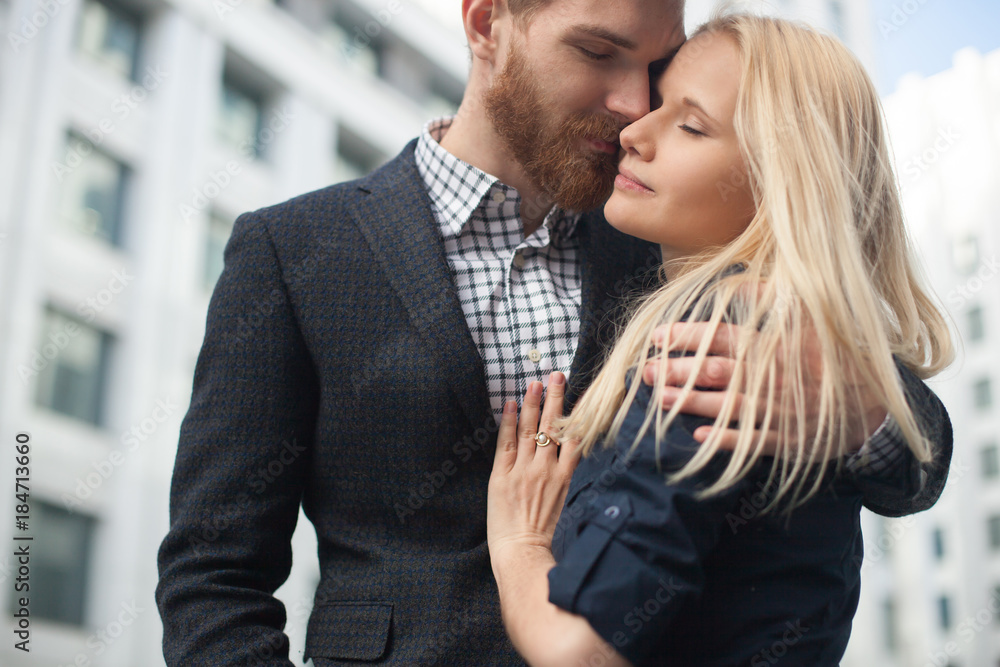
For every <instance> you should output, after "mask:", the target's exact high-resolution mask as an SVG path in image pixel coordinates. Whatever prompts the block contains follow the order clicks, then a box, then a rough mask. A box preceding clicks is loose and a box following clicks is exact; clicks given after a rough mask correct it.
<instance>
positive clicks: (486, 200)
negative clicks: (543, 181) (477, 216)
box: [414, 116, 580, 239]
mask: <svg viewBox="0 0 1000 667" xmlns="http://www.w3.org/2000/svg"><path fill="white" fill-rule="evenodd" d="M454 120H455V117H454V116H444V117H441V118H435V119H433V120H431V121H429V122H428V123H427V124H426V125H424V128H423V131H422V132H421V133H420V137H419V138H418V140H417V146H416V150H415V153H414V157H415V159H416V163H417V171H419V172H420V176H421V178H422V179H423V181H424V184H425V185H426V186H427V192H428V195H429V196H430V199H431V206H432V208H433V210H434V214H435V217H436V218H437V220H438V222H439V223H440V224H441V225H442V227H444V228H445V230H446V231H448V232H450V233H451V234H452V235H456V236H457V235H458V234H459V233H460V232H461V231H462V229H463V228H464V227H465V226H466V225H467V224H468V222H469V219H470V218H471V217H472V214H473V213H474V212H475V211H476V209H478V208H480V207H490V206H495V205H497V200H499V201H501V202H502V201H506V202H508V203H510V202H513V203H514V204H515V205H514V206H513V207H511V210H513V211H519V210H520V199H521V195H520V194H519V193H518V192H517V190H515V189H514V188H512V187H511V186H509V185H506V184H504V183H501V182H500V181H499V180H498V179H497V178H496V177H495V176H492V175H490V174H487V173H486V172H484V171H483V170H481V169H479V168H477V167H474V166H472V165H471V164H469V163H468V162H465V161H463V160H460V159H458V158H457V157H455V156H454V155H452V154H451V153H449V152H448V151H447V150H445V149H444V148H443V147H442V146H441V143H440V142H441V139H442V138H443V137H444V135H445V134H446V133H447V132H448V129H449V128H450V127H451V124H452V122H453V121H454ZM501 195H502V196H501ZM579 219H580V214H579V213H576V212H573V211H566V210H564V209H562V208H560V207H558V206H556V207H553V209H552V210H551V211H549V213H548V214H547V215H546V216H545V220H544V221H543V223H542V224H543V226H544V227H546V228H547V229H548V230H549V233H550V234H551V235H552V236H553V237H554V238H556V239H568V238H571V237H572V236H573V235H574V234H575V233H576V227H577V222H578V221H579Z"/></svg>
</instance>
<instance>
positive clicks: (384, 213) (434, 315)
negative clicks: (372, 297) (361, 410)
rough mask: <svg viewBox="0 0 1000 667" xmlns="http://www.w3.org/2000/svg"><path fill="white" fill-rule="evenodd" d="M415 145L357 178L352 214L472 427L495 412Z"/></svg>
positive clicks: (482, 422) (412, 144) (481, 422)
mask: <svg viewBox="0 0 1000 667" xmlns="http://www.w3.org/2000/svg"><path fill="white" fill-rule="evenodd" d="M413 146H414V143H411V144H410V145H409V146H407V148H406V149H404V151H403V153H402V154H401V155H400V157H398V158H397V159H396V160H395V161H394V163H392V164H390V165H387V166H386V167H385V168H383V169H381V170H379V171H378V172H375V173H374V174H373V175H372V176H371V177H369V178H367V179H364V180H363V181H361V182H360V184H359V190H360V191H361V194H360V196H358V197H356V198H355V199H354V202H353V205H352V206H351V213H352V215H353V216H354V218H355V220H356V221H357V223H358V226H359V227H360V229H361V232H362V233H363V234H364V235H365V237H366V238H367V240H368V243H369V244H370V246H371V249H372V253H373V255H374V258H375V260H376V261H378V262H379V264H381V266H382V269H383V270H384V272H385V275H386V276H387V278H388V280H389V282H390V284H391V285H392V287H393V289H394V290H395V292H396V294H397V295H398V296H399V299H400V300H401V301H402V302H403V305H404V307H405V308H406V311H407V314H408V316H409V318H410V321H411V322H412V323H413V326H414V327H415V328H416V330H417V331H418V332H419V334H420V336H421V337H422V338H423V339H424V341H425V342H426V344H427V348H428V350H430V351H431V354H434V355H436V356H437V359H438V361H439V363H440V365H441V367H442V368H443V370H444V373H445V375H446V376H447V377H448V378H449V379H450V383H451V387H452V390H453V392H454V394H455V397H456V399H457V400H458V402H459V403H460V404H461V406H462V409H463V410H464V411H465V414H466V416H467V417H468V418H469V422H470V423H471V424H472V426H473V427H474V428H476V427H480V426H482V425H483V424H484V422H485V420H487V419H492V416H491V412H490V409H489V396H488V394H487V391H486V373H485V371H484V369H483V362H482V359H481V358H480V356H479V350H478V349H477V348H476V344H475V342H474V341H473V340H472V334H471V333H470V332H469V326H468V323H467V322H466V319H465V314H464V313H463V312H462V306H461V304H460V303H459V301H458V293H457V291H456V289H455V284H454V282H453V280H452V276H451V271H450V270H449V268H448V262H447V259H446V258H445V254H444V246H443V244H442V242H441V236H440V234H439V232H438V230H437V222H436V221H435V220H434V215H433V213H432V212H431V204H430V199H429V198H428V196H427V191H426V189H425V187H424V184H423V181H422V179H421V178H420V173H419V172H418V171H417V168H416V164H415V163H414V161H413ZM415 353H416V351H415Z"/></svg>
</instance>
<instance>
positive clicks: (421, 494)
mask: <svg viewBox="0 0 1000 667" xmlns="http://www.w3.org/2000/svg"><path fill="white" fill-rule="evenodd" d="M462 11H463V17H464V24H465V29H466V33H467V36H468V39H469V46H470V49H471V51H472V55H473V64H472V70H471V74H470V80H469V84H468V87H467V90H466V95H465V98H464V100H463V102H462V107H461V109H460V111H459V113H458V115H457V117H455V118H454V119H445V120H442V121H437V122H432V123H431V124H429V126H428V127H427V128H426V130H425V132H424V133H423V134H422V136H421V137H420V138H419V139H418V140H416V141H414V142H412V143H411V144H410V145H409V146H407V147H406V148H405V149H404V150H403V152H402V153H401V154H400V156H399V157H397V158H396V159H395V160H394V161H392V162H390V163H389V164H388V165H386V166H385V167H383V168H382V169H380V170H378V171H376V172H375V173H374V174H372V175H371V176H369V177H367V178H364V179H361V180H359V181H356V182H353V183H347V184H341V185H337V186H333V187H331V188H327V189H325V190H321V191H319V192H314V193H310V194H307V195H303V196H301V197H298V198H296V199H293V200H291V201H289V202H286V203H284V204H280V205H278V206H274V207H271V208H268V209H264V210H261V211H257V212H255V213H251V214H247V215H244V216H242V217H241V218H240V219H239V220H238V221H237V224H236V226H235V228H234V231H233V236H232V239H231V240H230V242H229V245H228V246H227V249H226V269H225V271H224V273H223V275H222V277H221V278H220V280H219V283H218V286H217V287H216V291H215V294H214V295H213V299H212V303H211V306H210V312H209V317H208V325H207V330H206V334H205V341H204V345H203V348H202V352H201V355H200V357H199V360H198V366H197V370H196V372H195V380H194V393H193V396H192V401H191V407H190V410H189V412H188V415H187V417H186V418H185V420H184V424H183V426H182V429H181V439H180V445H179V449H178V456H177V463H176V468H175V473H174V485H173V489H172V494H171V528H170V533H169V534H168V535H167V537H166V539H165V540H164V542H163V545H162V547H161V550H160V560H159V565H160V573H161V581H160V584H159V586H158V588H157V602H158V605H159V608H160V611H161V615H162V616H163V621H164V654H165V656H166V660H167V664H169V665H185V666H187V665H213V666H217V665H242V664H247V663H249V664H267V665H290V664H291V663H290V662H289V660H288V656H287V654H288V644H287V638H286V637H285V636H284V634H283V633H282V628H283V626H284V621H285V612H284V609H283V607H282V605H281V604H280V602H278V601H277V600H276V599H275V598H274V597H273V592H274V590H275V589H276V588H277V587H278V586H279V585H280V584H281V583H282V582H283V581H284V580H285V578H286V577H287V575H288V571H289V567H290V565H291V548H290V538H291V535H292V532H293V530H294V527H295V522H296V518H297V516H298V508H299V504H300V502H301V504H302V506H303V508H304V511H305V513H306V515H307V516H308V517H309V519H310V521H311V522H312V523H313V525H314V527H315V529H316V533H317V538H318V542H319V547H318V548H319V558H320V574H321V579H320V582H319V585H318V586H317V591H316V598H315V605H314V609H313V612H312V615H311V617H310V620H309V626H308V631H307V637H306V657H311V658H312V660H313V661H314V663H315V664H316V665H317V666H318V667H324V666H328V665H355V664H373V663H374V664H385V665H424V664H426V665H429V664H438V665H463V666H468V665H491V666H493V665H521V664H523V662H522V661H521V660H520V659H519V657H518V656H517V654H516V653H515V652H514V650H513V648H512V647H511V645H510V643H509V642H508V641H507V638H506V637H505V635H504V631H503V626H502V623H501V621H500V616H499V606H498V601H497V594H496V588H495V585H494V583H493V579H492V574H491V570H490V563H489V554H488V552H487V548H486V532H485V518H486V489H487V483H488V480H489V476H490V469H491V464H492V459H493V449H494V447H495V439H496V429H497V421H498V417H499V413H500V410H501V408H502V405H503V402H504V400H505V399H509V398H516V397H519V396H521V395H523V392H524V389H525V387H526V386H527V384H528V382H530V381H532V380H536V379H546V378H547V377H548V373H549V371H550V370H561V371H563V372H567V374H568V377H569V384H568V386H567V387H566V391H567V399H568V402H569V403H570V404H572V402H573V399H574V398H575V397H576V396H579V394H580V393H581V391H582V390H583V389H584V388H585V387H586V383H587V379H588V377H589V373H590V371H592V370H593V368H594V367H595V366H596V364H597V363H598V358H599V353H600V350H601V345H602V344H606V343H608V342H609V341H610V336H611V332H612V329H611V325H612V324H613V318H611V317H610V316H609V315H610V311H611V310H612V309H613V308H614V306H615V305H616V303H617V301H616V297H617V296H618V295H620V294H624V293H626V292H628V291H630V290H633V289H641V288H642V286H643V285H644V282H645V280H647V279H648V278H649V276H648V272H649V269H651V268H655V267H656V265H657V262H658V259H659V258H658V256H657V255H656V253H655V251H654V250H653V249H652V248H651V246H650V245H649V244H646V243H644V242H641V241H638V240H635V239H631V238H628V237H625V236H623V235H621V234H620V233H618V232H616V231H615V230H614V229H612V228H611V227H610V226H609V225H607V223H606V222H604V220H603V219H602V217H601V215H600V212H599V210H597V211H593V210H592V211H591V212H590V213H587V214H584V215H580V214H577V213H574V211H585V210H591V209H596V208H598V207H599V206H600V204H601V203H602V201H603V199H604V198H605V197H606V196H607V194H608V193H609V192H610V187H611V179H612V178H613V176H614V174H615V173H616V166H615V165H616V153H617V144H616V137H617V132H618V130H619V129H620V128H621V127H623V126H624V125H626V124H628V123H630V122H632V121H634V120H636V119H638V118H639V117H641V116H642V115H644V114H645V113H647V112H648V111H649V90H650V76H651V72H655V70H656V69H657V68H658V67H659V66H661V65H662V62H663V60H664V59H665V58H667V57H668V56H669V55H670V54H671V52H673V51H674V50H675V49H676V48H677V47H678V46H679V44H680V43H681V41H682V40H683V30H682V22H681V15H682V3H681V2H679V1H678V2H665V1H664V0H616V1H614V2H610V1H609V0H533V1H532V0H505V1H503V0H463V3H462ZM553 201H554V202H555V203H556V206H553V205H552V202H553ZM249 313H258V314H261V317H258V318H257V319H255V320H253V321H254V322H256V326H250V327H248V326H246V325H244V326H242V327H241V326H240V325H239V324H238V323H239V322H241V321H242V320H244V319H245V318H246V317H247V315H248V314H249ZM692 326H694V325H692ZM719 363H720V365H719V368H721V369H723V370H725V369H726V368H727V366H726V362H725V360H724V359H722V358H720V360H719ZM682 364H683V360H680V362H679V363H678V364H676V366H675V367H674V369H673V370H672V374H673V373H674V372H676V373H678V374H679V375H683V371H684V367H683V365H682ZM727 377H728V376H725V373H723V377H706V378H699V384H710V385H714V386H720V385H721V386H724V385H725V381H726V379H727ZM904 380H905V381H906V382H907V387H908V389H910V394H911V400H912V401H913V402H914V408H915V412H916V413H917V414H919V415H922V416H923V417H924V422H925V429H926V432H927V435H928V436H929V437H930V438H931V439H932V440H933V441H934V442H936V443H938V444H939V456H938V460H937V461H936V463H937V467H932V468H930V476H931V480H930V481H929V482H928V483H926V484H924V485H923V486H922V487H921V485H920V483H919V480H918V481H917V483H913V482H914V478H915V477H916V478H919V475H920V474H921V473H922V471H921V470H920V467H919V466H917V465H915V463H914V462H913V461H912V457H909V455H908V453H907V450H906V449H905V445H904V444H901V443H899V442H897V441H898V436H896V435H895V431H894V429H893V427H892V424H891V423H890V424H888V425H883V427H882V428H880V429H879V433H878V437H876V438H874V439H871V440H869V441H868V442H867V443H866V445H865V447H863V448H862V453H863V457H862V458H863V459H865V458H872V459H879V458H881V459H885V460H889V459H892V461H893V462H894V463H893V464H892V465H888V466H885V465H868V466H867V467H866V466H865V465H864V464H865V463H866V461H865V460H862V461H861V462H860V463H861V465H857V464H856V467H857V468H858V470H859V472H858V479H859V482H860V483H862V484H863V485H864V487H865V488H866V494H867V495H866V498H867V503H868V506H869V507H871V508H873V509H876V510H878V511H882V512H883V513H887V514H899V513H906V512H913V511H917V510H919V509H922V508H925V507H927V506H929V505H930V504H932V503H933V502H934V500H935V499H936V497H937V495H938V493H939V492H940V486H941V484H942V482H943V475H944V471H945V470H946V469H947V465H948V460H949V457H950V451H951V450H950V446H951V439H950V428H949V426H948V422H947V416H946V415H945V413H944V410H943V408H942V407H941V405H940V403H939V402H937V400H936V399H935V398H934V397H933V395H932V394H931V393H930V392H929V390H928V389H927V388H926V387H924V386H923V385H922V384H921V383H919V382H917V381H914V379H913V378H911V377H909V376H908V375H907V374H905V373H904ZM669 381H671V382H676V381H677V378H670V379H669ZM709 393H718V392H709ZM703 398H704V400H703V401H702V402H701V403H700V404H699V405H698V406H696V407H692V410H695V409H697V410H703V411H706V412H709V413H711V409H712V407H711V400H710V399H711V396H708V393H706V394H705V395H704V396H703ZM866 412H867V413H869V416H870V417H871V419H870V420H869V421H874V422H875V423H874V424H873V425H872V426H873V427H872V428H870V429H868V430H869V431H873V430H875V429H874V425H875V424H877V420H879V419H881V417H882V416H884V414H885V410H884V408H882V407H881V406H879V405H878V402H877V400H874V401H873V405H869V406H866ZM867 435H870V433H864V434H862V435H860V436H859V438H858V442H857V443H856V446H858V447H861V446H862V442H863V441H864V439H865V436H867Z"/></svg>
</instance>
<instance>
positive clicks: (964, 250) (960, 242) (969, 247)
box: [951, 236, 979, 275]
mask: <svg viewBox="0 0 1000 667" xmlns="http://www.w3.org/2000/svg"><path fill="white" fill-rule="evenodd" d="M951 256H952V262H953V263H954V264H955V270H956V271H958V272H959V273H961V274H963V275H971V274H972V273H974V272H975V271H976V268H977V267H978V266H979V240H978V239H977V238H976V237H975V236H966V237H963V238H960V239H955V240H954V241H952V246H951Z"/></svg>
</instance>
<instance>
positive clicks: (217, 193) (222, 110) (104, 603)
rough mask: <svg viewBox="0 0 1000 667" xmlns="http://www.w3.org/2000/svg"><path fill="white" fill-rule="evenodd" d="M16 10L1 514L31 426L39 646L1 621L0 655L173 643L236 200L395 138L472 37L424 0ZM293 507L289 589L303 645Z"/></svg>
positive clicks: (2, 588) (308, 583)
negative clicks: (199, 428) (202, 356)
mask: <svg viewBox="0 0 1000 667" xmlns="http://www.w3.org/2000/svg"><path fill="white" fill-rule="evenodd" d="M109 17H112V18H109ZM122 17H124V18H122ZM331 17H332V18H333V20H331ZM0 28H3V31H2V34H3V37H4V39H3V45H2V46H0V147H2V150H0V439H2V451H3V453H4V454H3V456H2V458H0V472H2V480H3V488H4V489H5V490H6V491H5V492H4V493H3V494H0V495H2V499H0V511H3V512H6V515H5V516H8V517H13V515H14V511H15V501H14V499H13V495H14V494H13V487H14V483H13V480H14V473H15V471H14V449H13V448H14V444H15V443H14V438H15V434H17V433H19V432H28V433H30V436H31V447H32V449H31V466H30V468H31V470H30V478H31V479H30V483H29V488H30V494H31V496H30V501H31V506H32V511H31V519H30V525H31V531H30V532H27V533H21V532H18V531H15V528H14V527H13V526H12V525H11V524H12V523H13V519H11V520H8V521H6V522H4V524H3V526H2V528H0V540H2V541H3V544H4V545H5V546H4V547H3V549H2V550H0V553H2V554H3V555H0V604H2V605H3V608H4V609H5V610H6V609H12V610H15V609H17V605H16V604H14V602H13V601H12V599H11V598H12V593H13V584H14V577H15V576H16V570H17V563H16V562H14V559H13V558H12V556H11V554H12V552H13V548H9V545H12V544H15V545H16V544H17V543H15V542H14V541H13V540H12V538H13V537H14V533H15V532H18V535H31V534H33V535H34V537H35V540H36V541H35V542H34V545H35V546H36V547H38V549H36V550H35V551H34V552H33V559H32V562H31V567H32V574H31V576H32V585H33V588H32V591H31V595H32V598H31V599H32V605H33V606H32V607H31V613H32V616H31V625H30V630H31V642H30V648H31V652H30V653H23V652H21V651H17V650H14V648H13V644H14V641H13V639H12V638H13V637H14V635H13V634H12V631H11V629H5V630H4V632H5V637H6V639H5V640H4V641H3V642H0V664H2V665H10V666H18V665H26V666H27V665H32V666H33V665H45V666H46V667H52V666H54V665H60V666H61V665H96V666H100V667H135V666H137V665H142V666H143V667H147V666H150V667H151V666H154V665H161V664H163V659H162V657H161V651H160V639H161V629H160V619H159V615H158V613H157V610H156V607H155V604H154V601H153V590H154V588H155V585H156V581H157V572H156V560H155V554H156V550H157V547H158V546H159V543H160V540H161V539H162V538H163V536H164V535H165V534H166V531H167V515H168V512H167V510H168V508H167V501H168V494H169V482H170V475H171V471H172V466H173V459H174V455H175V452H176V446H177V440H178V432H179V426H180V422H181V419H182V417H183V415H184V413H185V411H186V409H187V404H188V401H189V398H190V391H191V379H192V376H193V371H194V363H195V359H196V356H197V353H198V350H199V348H200V345H201V339H202V337H203V334H204V322H205V314H206V311H207V306H208V298H209V295H210V291H211V286H212V284H213V283H214V278H215V274H216V273H217V271H218V270H219V268H220V262H221V248H222V245H223V244H224V242H225V239H226V237H227V236H228V233H229V229H230V228H231V224H232V221H233V220H234V218H235V217H236V216H237V215H238V214H240V213H242V212H244V211H248V210H252V209H255V208H258V207H261V206H264V205H268V204H272V203H277V202H280V201H283V200H285V199H287V198H289V197H291V196H294V195H297V194H300V193H302V192H305V191H308V190H311V189H315V188H319V187H323V186H325V185H329V184H331V183H333V182H336V181H339V180H343V179H344V178H346V177H350V176H353V175H355V174H357V173H359V172H361V171H365V170H367V169H369V168H371V167H373V166H375V165H377V164H378V163H379V162H381V161H383V160H385V159H387V158H389V157H391V156H393V155H395V154H396V153H397V152H398V151H399V150H400V149H401V148H402V147H403V146H404V145H405V143H406V142H408V141H409V140H410V139H411V138H412V137H414V136H416V134H417V133H418V132H419V130H420V128H421V126H422V124H423V123H424V122H425V121H426V120H427V119H428V118H429V117H431V116H434V115H437V114H439V113H441V112H442V111H448V110H449V109H454V108H455V105H456V103H457V101H458V100H459V99H460V97H461V92H462V89H463V87H464V81H465V76H466V68H467V63H468V56H467V52H466V50H465V45H464V42H463V40H462V36H461V34H460V33H459V34H457V35H456V34H455V33H454V32H453V31H446V30H444V29H442V28H441V27H440V25H439V23H437V22H436V21H435V20H433V19H432V18H430V17H429V16H428V15H427V14H426V13H425V11H424V10H423V9H421V8H420V7H419V6H418V5H415V4H414V3H413V2H411V1H410V0H342V1H338V2H334V1H324V0H297V1H296V0H288V1H286V2H281V3H279V4H278V5H275V4H272V3H270V2H265V1H264V0H256V1H255V0H115V1H112V0H108V1H107V3H106V4H105V3H104V2H100V3H97V2H95V1H94V0H51V1H50V2H41V3H40V2H36V0H0ZM136 40H137V41H136ZM373 46H374V47H377V48H372V47H373ZM129 53H132V54H133V55H134V57H133V58H131V59H130V58H129V57H128V54H129ZM123 54H124V55H123ZM220 119H221V120H220ZM109 184H110V185H109ZM53 327H54V328H53ZM95 360H96V361H95ZM56 368H58V375H57V376H56V375H55V374H56V373H57V371H56V370H55V369H56ZM47 374H48V375H47ZM53 377H56V379H53ZM94 397H98V398H99V400H94ZM46 507H47V508H48V509H46ZM67 510H68V511H67ZM299 527H300V530H299V531H298V532H297V533H296V537H295V553H296V561H295V567H294V570H293V574H292V577H291V578H290V579H289V581H288V583H287V584H286V585H285V586H284V587H283V588H282V589H281V591H279V596H280V597H282V599H283V600H284V601H285V602H286V607H287V609H288V615H289V621H288V626H287V628H286V631H287V632H288V634H289V636H290V638H291V640H292V655H293V658H294V657H295V656H298V658H299V659H301V652H302V648H303V642H304V635H305V622H306V620H307V618H308V613H309V609H310V607H311V601H312V594H313V590H314V587H315V582H316V580H317V578H318V572H317V568H316V564H315V537H314V535H313V533H312V528H311V526H310V525H309V524H308V522H307V521H306V520H305V519H304V517H303V518H302V519H301V520H300V523H299ZM310 540H311V542H310ZM39 541H41V542H39ZM42 547H44V548H42ZM42 551H45V552H47V553H41V552H42ZM46 587H48V588H56V589H61V590H54V591H49V592H48V593H47V594H46V592H45V591H44V589H45V588H46ZM46 595H48V598H49V600H50V602H49V607H50V609H49V611H48V612H45V613H43V611H42V607H43V606H45V602H44V601H43V598H44V597H46ZM74 600H75V601H76V602H75V603H74V602H73V601H74ZM46 615H48V616H49V617H50V620H46V619H44V618H42V616H46ZM53 615H54V616H55V617H56V618H57V619H62V620H51V618H52V617H53ZM7 618H8V621H9V620H10V616H7ZM5 625H9V624H5ZM300 661H301V660H300Z"/></svg>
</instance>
